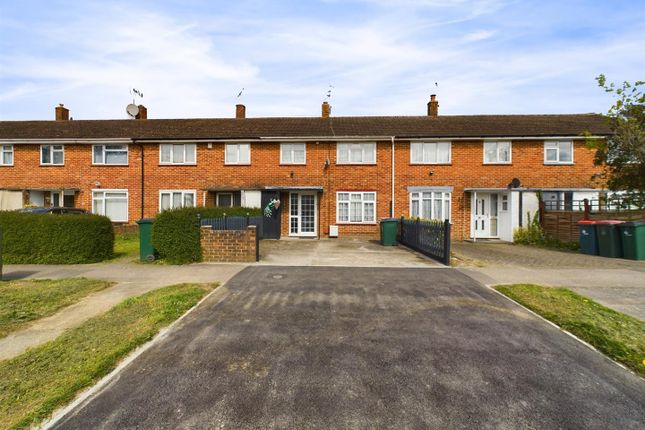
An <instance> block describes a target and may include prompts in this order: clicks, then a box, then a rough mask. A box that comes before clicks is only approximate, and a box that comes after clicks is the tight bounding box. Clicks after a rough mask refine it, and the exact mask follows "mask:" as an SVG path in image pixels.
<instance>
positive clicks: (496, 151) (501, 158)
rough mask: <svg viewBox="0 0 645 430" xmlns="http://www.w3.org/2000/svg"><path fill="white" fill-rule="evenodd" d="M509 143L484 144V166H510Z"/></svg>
mask: <svg viewBox="0 0 645 430" xmlns="http://www.w3.org/2000/svg"><path fill="white" fill-rule="evenodd" d="M510 162H511V142H484V164H510Z"/></svg>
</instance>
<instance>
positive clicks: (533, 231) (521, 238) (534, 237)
mask: <svg viewBox="0 0 645 430" xmlns="http://www.w3.org/2000/svg"><path fill="white" fill-rule="evenodd" d="M527 215H528V219H529V220H528V221H529V222H528V223H527V225H526V227H518V228H516V229H515V230H513V242H515V243H519V244H522V245H538V244H541V243H542V242H544V230H542V226H541V225H540V220H539V219H538V215H537V213H536V214H535V215H534V216H533V219H531V213H530V212H527Z"/></svg>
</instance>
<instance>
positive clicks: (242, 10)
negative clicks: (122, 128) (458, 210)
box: [0, 0, 645, 120]
mask: <svg viewBox="0 0 645 430" xmlns="http://www.w3.org/2000/svg"><path fill="white" fill-rule="evenodd" d="M644 47H645V6H644V5H643V2H642V1H567V0H561V1H548V0H541V1H519V0H518V1H505V0H472V1H470V0H400V1H396V0H323V1H304V0H302V1H259V0H251V1H245V0H237V1H206V0H181V1H180V0H167V1H146V0H138V1H136V2H135V1H127V2H126V1H110V2H108V1H62V0H47V1H37V0H21V1H10V0H0V119H3V120H22V119H53V115H54V106H56V105H57V104H58V103H65V105H66V106H67V107H69V108H70V109H71V115H72V117H74V118H75V119H94V118H117V119H118V118H125V117H126V113H125V106H126V105H127V104H128V103H130V102H131V101H132V97H131V95H130V91H129V90H130V89H131V88H137V89H139V90H141V91H143V95H144V98H143V100H142V102H143V104H145V105H146V106H147V107H148V115H149V117H150V118H170V117H176V118H190V117H193V118H194V117H230V116H233V115H234V111H235V109H234V105H235V104H236V103H238V102H242V103H244V104H246V106H247V115H248V116H292V115H295V116H318V115H319V114H320V103H321V102H322V101H323V100H324V99H325V95H326V93H327V90H328V89H329V85H330V84H331V85H332V86H333V89H332V97H331V104H332V106H333V110H332V115H335V116H342V115H423V114H425V111H426V103H427V101H428V98H429V95H430V94H431V93H436V94H438V97H439V102H440V114H445V115H457V114H496V113H502V114H512V113H574V112H605V111H606V110H607V109H608V107H609V106H610V105H611V100H612V99H611V97H610V96H609V95H607V94H605V93H604V92H603V91H602V90H601V89H599V88H598V87H597V86H596V83H595V81H594V78H595V77H596V76H597V75H598V74H600V73H605V74H606V75H607V77H608V79H609V80H612V81H623V80H627V81H634V80H639V79H640V80H643V79H645V76H644V72H645V48H644ZM435 82H436V83H438V86H436V85H435ZM242 88H244V89H245V90H244V93H243V95H242V97H241V98H240V99H237V98H236V95H237V94H238V93H239V91H240V90H241V89H242ZM137 101H138V102H140V100H137Z"/></svg>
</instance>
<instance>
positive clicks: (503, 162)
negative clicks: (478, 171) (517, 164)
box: [482, 161, 513, 166]
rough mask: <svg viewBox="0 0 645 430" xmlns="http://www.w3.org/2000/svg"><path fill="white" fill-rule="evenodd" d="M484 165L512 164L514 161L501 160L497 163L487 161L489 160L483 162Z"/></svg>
mask: <svg viewBox="0 0 645 430" xmlns="http://www.w3.org/2000/svg"><path fill="white" fill-rule="evenodd" d="M482 165H484V166H512V165H513V162H511V161H501V162H497V163H487V162H485V161H484V162H483V163H482Z"/></svg>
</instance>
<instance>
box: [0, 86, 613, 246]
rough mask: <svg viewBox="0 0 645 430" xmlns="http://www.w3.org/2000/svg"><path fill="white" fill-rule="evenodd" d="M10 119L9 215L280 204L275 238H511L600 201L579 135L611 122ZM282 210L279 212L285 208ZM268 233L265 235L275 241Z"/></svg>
mask: <svg viewBox="0 0 645 430" xmlns="http://www.w3.org/2000/svg"><path fill="white" fill-rule="evenodd" d="M438 108H439V106H438V101H437V100H436V98H435V97H434V96H432V97H431V100H430V102H429V103H428V108H427V112H428V114H427V115H423V116H391V117H334V116H332V115H331V107H330V105H329V104H327V103H326V102H325V103H323V105H322V115H321V116H320V117H282V118H247V117H246V115H245V107H244V106H243V105H238V106H237V108H236V116H235V118H209V119H147V111H146V108H145V107H143V106H140V107H139V109H140V110H139V115H137V119H132V120H89V121H88V120H82V121H75V120H70V118H69V111H68V110H67V109H66V108H65V107H64V106H63V105H60V106H58V107H56V108H55V120H54V121H1V122H0V208H2V209H5V210H7V209H17V208H20V207H22V206H24V205H38V206H75V207H82V208H86V209H88V210H91V211H92V212H95V213H99V214H104V215H107V216H109V217H110V218H111V219H112V220H113V221H114V222H115V223H133V222H135V221H136V220H138V219H140V218H144V217H153V216H154V215H155V214H156V213H158V212H159V211H162V210H165V209H168V208H175V207H181V206H215V205H216V206H239V205H241V206H247V207H265V206H266V205H268V204H269V202H272V201H273V203H274V206H277V210H274V211H273V212H272V221H271V228H270V229H269V235H270V236H272V237H281V236H296V237H325V236H330V235H331V236H336V235H338V236H339V237H345V236H356V235H365V236H376V235H377V234H378V221H379V220H380V219H381V218H384V217H390V216H395V217H400V216H406V217H422V218H430V219H441V220H443V219H449V220H450V221H451V223H452V224H453V228H452V234H453V239H466V238H472V237H476V238H499V239H502V240H512V231H513V229H514V228H515V227H517V226H520V225H522V224H525V223H526V222H527V213H531V214H533V213H535V212H536V211H537V209H538V198H540V196H541V198H543V199H552V198H555V199H557V200H559V201H565V202H566V201H567V200H568V201H575V200H581V199H583V198H597V197H598V193H599V192H600V190H599V189H598V185H597V184H596V183H595V182H594V181H593V180H592V176H593V175H594V173H596V172H597V170H598V169H597V168H596V167H595V166H594V164H593V155H594V154H593V152H592V151H591V150H589V149H587V148H586V146H585V139H584V138H583V137H582V136H581V133H583V132H589V133H591V134H592V135H594V136H598V137H603V136H606V135H608V134H609V133H610V130H609V128H608V126H607V124H606V123H605V121H604V120H603V117H602V116H601V115H597V114H575V115H468V116H442V115H439V112H438V110H439V109H438ZM278 203H279V204H278ZM265 234H266V231H265Z"/></svg>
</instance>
